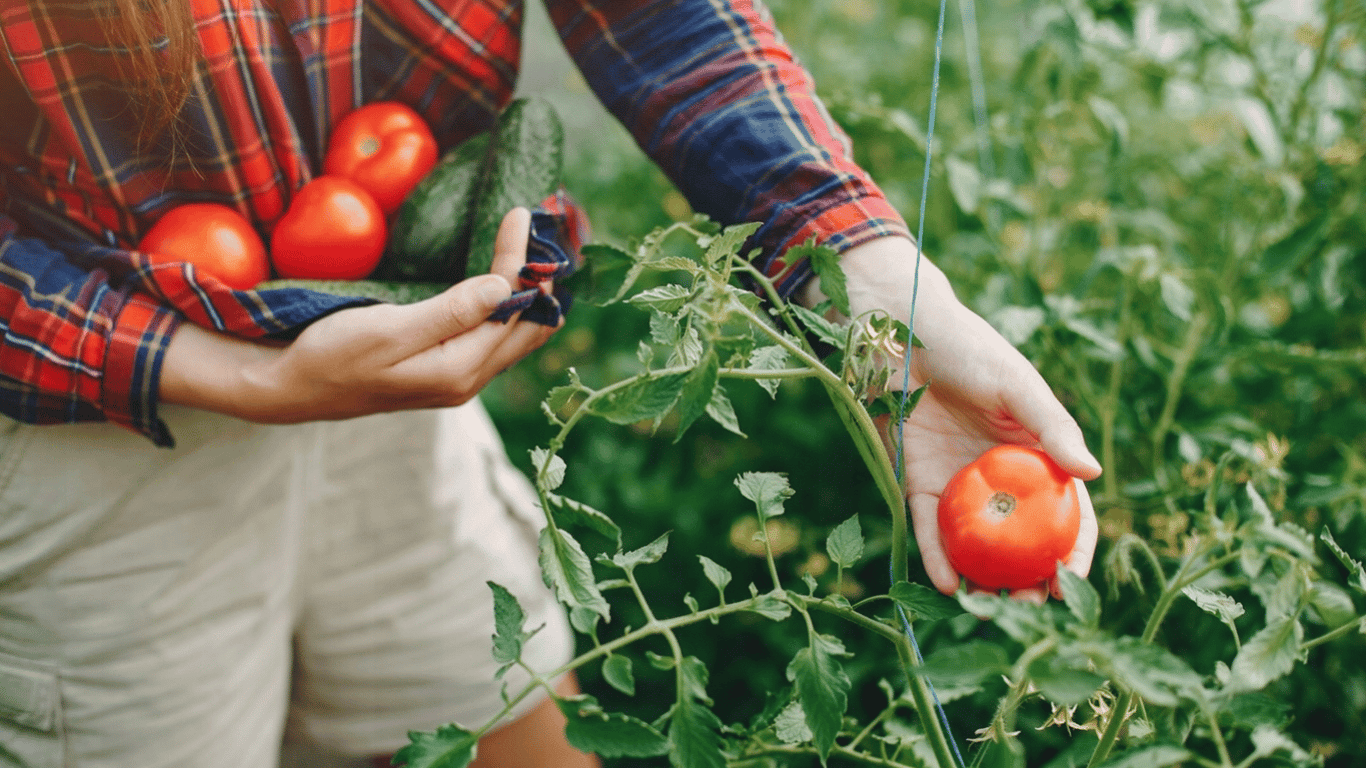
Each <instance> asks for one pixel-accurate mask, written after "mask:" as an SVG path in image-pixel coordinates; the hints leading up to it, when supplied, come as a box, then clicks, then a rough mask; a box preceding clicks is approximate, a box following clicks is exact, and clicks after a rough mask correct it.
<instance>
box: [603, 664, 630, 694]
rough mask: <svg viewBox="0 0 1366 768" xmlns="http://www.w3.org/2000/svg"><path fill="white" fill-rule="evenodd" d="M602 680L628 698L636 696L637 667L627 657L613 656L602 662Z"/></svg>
mask: <svg viewBox="0 0 1366 768" xmlns="http://www.w3.org/2000/svg"><path fill="white" fill-rule="evenodd" d="M602 679H603V680H606V681H607V684H608V685H610V686H612V687H613V688H616V689H617V690H618V691H621V692H622V693H624V694H626V695H627V696H634V695H636V674H635V667H634V666H633V665H632V664H631V660H630V659H629V658H627V657H625V656H619V655H617V654H612V655H610V656H608V657H607V658H606V659H603V661H602Z"/></svg>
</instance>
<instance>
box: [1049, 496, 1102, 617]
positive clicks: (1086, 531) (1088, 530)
mask: <svg viewBox="0 0 1366 768" xmlns="http://www.w3.org/2000/svg"><path fill="white" fill-rule="evenodd" d="M1072 482H1073V483H1074V484H1075V485H1076V487H1077V503H1078V504H1079V505H1080V506H1081V527H1080V528H1079V529H1078V530H1077V543H1076V544H1074V545H1072V552H1071V554H1069V555H1068V556H1067V559H1066V560H1064V561H1063V566H1064V567H1065V568H1067V570H1069V571H1071V572H1072V573H1075V574H1077V575H1078V576H1080V577H1082V578H1086V574H1088V573H1090V572H1091V562H1092V560H1093V558H1094V557H1095V555H1096V540H1097V539H1099V538H1100V525H1099V524H1098V523H1097V522H1096V509H1095V507H1094V506H1093V505H1092V504H1091V494H1090V493H1089V492H1088V491H1087V490H1086V484H1085V483H1083V482H1082V481H1081V480H1076V479H1074V480H1073V481H1072ZM1048 586H1049V590H1050V591H1051V592H1052V593H1053V596H1054V597H1056V598H1058V599H1059V600H1061V599H1062V581H1061V580H1060V579H1059V578H1058V577H1057V576H1054V577H1053V578H1052V579H1051V580H1049V583H1048Z"/></svg>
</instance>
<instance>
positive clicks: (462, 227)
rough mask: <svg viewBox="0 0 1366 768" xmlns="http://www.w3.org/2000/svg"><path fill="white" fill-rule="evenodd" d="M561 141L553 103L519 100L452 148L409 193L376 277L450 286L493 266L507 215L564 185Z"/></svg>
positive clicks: (539, 199) (537, 200)
mask: <svg viewBox="0 0 1366 768" xmlns="http://www.w3.org/2000/svg"><path fill="white" fill-rule="evenodd" d="M563 146H564V129H563V127H562V125H561V123H560V119H559V115H557V114H556V112H555V109H554V107H552V106H551V105H550V104H549V102H546V101H544V100H542V99H538V98H525V99H517V100H515V101H513V102H512V103H511V104H509V105H508V106H507V108H505V109H504V110H503V111H502V113H501V114H500V115H499V116H498V121H497V123H496V125H495V126H494V128H493V130H492V131H491V132H489V133H481V134H478V135H476V136H474V137H472V138H470V139H468V140H466V141H464V142H462V143H461V144H460V145H458V146H456V147H455V148H454V149H452V150H450V151H449V152H447V153H446V154H445V155H444V156H443V157H442V158H441V161H440V162H438V163H437V165H436V167H435V168H433V169H432V171H431V172H430V173H429V174H428V175H427V177H426V178H424V179H423V180H422V182H421V183H419V184H418V185H417V187H416V188H415V189H414V190H413V191H412V192H411V193H410V194H409V195H408V197H407V199H405V200H404V202H403V205H402V206H401V207H400V208H399V211H398V214H397V217H396V219H395V222H394V226H393V232H392V234H391V235H390V238H389V247H388V250H387V251H386V253H385V256H384V260H383V261H382V262H381V264H380V267H379V269H378V270H376V273H375V277H376V278H379V279H385V280H413V281H427V282H436V283H444V284H448V285H449V284H451V283H456V282H459V281H460V280H463V279H464V278H465V277H466V276H468V275H478V274H483V273H485V272H488V271H489V268H490V266H491V265H492V262H493V244H494V240H495V239H496V238H497V235H498V225H499V224H500V223H501V222H502V220H503V216H505V215H506V214H507V212H508V211H510V210H512V209H513V208H515V207H517V206H523V207H526V208H531V207H533V206H535V205H537V204H538V203H540V202H541V201H542V200H545V199H546V198H547V197H549V196H550V195H551V194H553V193H554V192H555V190H556V189H558V188H559V186H560V173H561V170H562V167H563Z"/></svg>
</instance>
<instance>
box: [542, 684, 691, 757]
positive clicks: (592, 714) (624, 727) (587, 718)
mask: <svg viewBox="0 0 1366 768" xmlns="http://www.w3.org/2000/svg"><path fill="white" fill-rule="evenodd" d="M555 703H556V704H557V705H558V706H559V708H560V711H561V712H562V713H564V716H565V719H566V720H567V721H568V722H566V723H565V728H564V735H565V738H566V739H567V740H568V741H569V744H570V746H572V747H574V748H575V749H577V750H579V751H580V752H584V753H586V754H596V755H598V756H600V757H607V758H613V757H656V756H658V755H662V754H664V753H666V752H668V751H669V743H668V741H667V740H666V739H665V738H664V734H662V733H660V732H659V731H658V730H656V729H655V727H654V726H652V725H650V724H649V723H647V722H645V721H643V720H638V719H636V718H634V717H631V716H630V715H624V714H620V713H615V712H604V711H603V709H602V707H601V706H599V705H598V702H597V699H595V698H593V697H592V696H588V695H586V694H580V695H578V696H572V697H565V698H562V699H557V700H556V701H555Z"/></svg>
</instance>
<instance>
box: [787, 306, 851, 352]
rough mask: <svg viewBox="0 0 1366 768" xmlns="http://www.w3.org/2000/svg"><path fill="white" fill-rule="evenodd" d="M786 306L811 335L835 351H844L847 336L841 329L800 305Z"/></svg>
mask: <svg viewBox="0 0 1366 768" xmlns="http://www.w3.org/2000/svg"><path fill="white" fill-rule="evenodd" d="M787 306H788V309H790V310H792V313H793V314H795V315H796V316H797V319H798V320H800V321H801V323H802V326H803V327H804V328H806V330H808V331H810V332H811V335H813V336H815V337H816V338H818V339H820V340H821V341H823V342H825V343H826V344H829V345H830V346H832V347H834V348H835V349H837V350H840V351H845V342H847V341H848V336H847V334H846V333H845V331H844V329H843V328H841V327H839V326H838V325H835V324H834V323H832V322H830V321H829V320H826V319H825V318H824V317H821V316H820V315H818V314H816V313H815V312H812V311H811V310H809V309H807V308H806V307H803V306H802V305H800V304H789V305H787Z"/></svg>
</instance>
